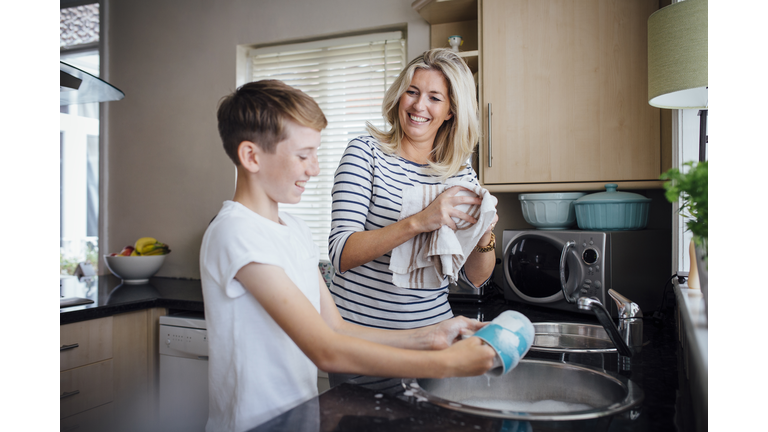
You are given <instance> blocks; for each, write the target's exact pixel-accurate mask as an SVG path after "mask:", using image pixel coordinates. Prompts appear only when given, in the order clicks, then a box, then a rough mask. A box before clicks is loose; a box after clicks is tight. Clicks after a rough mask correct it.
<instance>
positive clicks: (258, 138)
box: [217, 80, 328, 166]
mask: <svg viewBox="0 0 768 432" xmlns="http://www.w3.org/2000/svg"><path fill="white" fill-rule="evenodd" d="M217 117H218V120H219V135H220V136H221V142H222V144H223V145H224V150H225V151H226V152H227V155H228V156H229V158H230V159H232V162H234V163H235V165H238V166H239V165H240V158H239V157H238V155H237V149H238V147H239V146H240V143H241V142H243V141H250V142H253V143H255V144H256V145H258V146H259V147H260V148H261V149H262V150H264V151H265V152H267V153H274V152H275V149H276V148H277V143H279V142H281V141H283V140H284V139H286V138H287V136H286V128H285V124H286V121H293V122H295V123H296V124H298V125H300V126H304V127H309V128H312V129H315V130H318V131H320V130H323V129H324V128H325V127H326V126H327V125H328V121H327V120H326V119H325V115H323V111H322V110H320V107H319V106H318V105H317V102H315V100H314V99H312V98H311V97H309V96H308V95H307V94H306V93H304V92H302V91H301V90H299V89H296V88H293V87H291V86H289V85H288V84H285V83H284V82H282V81H279V80H261V81H254V82H250V83H248V84H245V85H242V86H240V88H238V89H237V90H235V92H234V93H232V94H230V95H228V96H225V97H224V98H222V100H221V102H220V103H219V110H218V114H217Z"/></svg>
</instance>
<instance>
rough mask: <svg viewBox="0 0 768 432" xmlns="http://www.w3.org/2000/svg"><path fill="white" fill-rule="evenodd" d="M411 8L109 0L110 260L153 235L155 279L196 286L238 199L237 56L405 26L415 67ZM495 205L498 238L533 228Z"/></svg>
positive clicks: (406, 2) (105, 240) (418, 33)
mask: <svg viewBox="0 0 768 432" xmlns="http://www.w3.org/2000/svg"><path fill="white" fill-rule="evenodd" d="M411 3H412V1H411V0H315V1H310V0H256V1H235V0H216V1H214V0H197V1H182V0H174V1H171V0H167V1H159V2H158V1H150V0H105V3H104V6H103V7H102V13H103V14H104V15H105V16H107V17H108V26H109V32H108V33H107V34H102V39H103V40H104V41H105V42H106V44H107V46H108V51H107V52H106V55H105V63H106V64H105V65H104V67H105V68H106V69H107V70H106V74H105V75H104V76H105V77H106V78H107V80H108V81H109V82H110V83H112V84H114V85H115V86H116V87H118V88H119V89H121V90H123V91H124V92H125V95H126V96H125V99H123V100H121V101H118V102H110V103H107V104H102V106H103V107H104V108H103V109H104V110H105V115H106V116H107V119H106V121H104V122H102V123H103V124H104V126H103V128H104V130H103V131H102V135H103V136H104V137H105V142H106V144H105V145H106V147H105V148H104V149H103V150H102V158H103V159H104V161H103V164H104V166H103V168H102V177H101V182H102V187H103V193H102V203H101V204H102V210H101V211H102V213H101V215H102V225H103V226H102V229H101V231H100V243H101V244H100V246H101V248H102V251H104V252H105V253H108V252H116V251H119V250H120V249H122V247H123V246H125V245H127V244H132V243H133V242H134V241H135V240H136V239H137V238H139V237H143V236H151V237H156V238H158V239H160V240H161V241H163V242H166V243H168V244H169V245H170V246H171V249H172V251H173V252H172V253H171V255H170V256H169V257H168V259H167V260H166V263H165V265H164V266H163V268H162V269H160V271H159V272H158V274H157V275H158V276H165V277H180V278H193V279H198V278H199V277H200V269H199V265H198V253H199V250H200V242H201V240H202V236H203V233H204V231H205V228H206V226H207V224H208V222H209V221H210V220H211V218H213V216H214V215H215V214H216V213H217V212H218V210H219V208H220V207H221V203H222V202H223V201H224V200H227V199H231V198H232V194H233V192H234V178H235V170H234V168H233V166H232V164H231V163H230V161H229V159H228V158H227V157H226V155H225V154H224V151H223V150H222V149H221V144H220V142H219V138H218V133H217V130H216V105H217V102H218V100H219V99H220V98H221V97H222V96H224V95H225V94H227V93H229V92H231V91H232V90H234V88H235V76H236V51H237V48H236V47H237V46H238V45H244V44H268V43H274V42H282V41H296V40H300V39H307V38H312V37H317V36H325V35H336V34H344V33H352V32H356V31H360V30H366V29H386V28H391V27H397V26H406V27H407V37H408V58H409V59H411V58H413V57H415V56H416V55H418V54H419V53H421V52H423V51H424V50H426V49H428V48H429V25H428V24H427V23H426V22H425V21H424V20H423V19H421V17H420V16H419V15H418V13H416V12H415V11H413V9H412V8H411ZM635 192H641V193H644V194H645V195H646V196H650V197H652V198H653V200H654V201H653V203H652V205H651V215H650V221H649V227H651V228H665V227H670V224H671V217H670V216H668V215H670V214H671V207H670V206H669V204H668V203H667V202H666V200H664V198H663V195H662V193H661V191H635ZM497 197H498V198H499V205H498V211H499V217H500V222H499V223H498V225H497V227H496V234H497V236H498V237H499V239H501V231H502V230H504V229H519V228H527V227H530V225H528V224H527V223H526V222H525V220H524V219H523V217H522V212H521V210H520V204H519V201H518V199H517V197H518V194H515V193H500V194H497ZM496 253H497V254H500V253H501V248H497V250H496ZM106 271H107V270H106V269H101V272H102V273H105V272H106Z"/></svg>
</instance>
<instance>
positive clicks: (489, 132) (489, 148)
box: [488, 102, 493, 168]
mask: <svg viewBox="0 0 768 432" xmlns="http://www.w3.org/2000/svg"><path fill="white" fill-rule="evenodd" d="M491 115H492V114H491V103H490V102H488V168H490V167H491V166H493V147H491Z"/></svg>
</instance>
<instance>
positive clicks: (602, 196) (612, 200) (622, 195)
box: [573, 183, 651, 231]
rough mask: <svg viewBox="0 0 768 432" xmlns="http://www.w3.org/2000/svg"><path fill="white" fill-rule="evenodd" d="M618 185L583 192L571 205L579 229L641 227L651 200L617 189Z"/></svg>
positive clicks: (616, 229)
mask: <svg viewBox="0 0 768 432" xmlns="http://www.w3.org/2000/svg"><path fill="white" fill-rule="evenodd" d="M617 187H618V185H616V184H614V183H609V184H606V185H605V189H606V191H605V192H598V193H594V194H590V195H585V196H583V197H581V198H579V199H577V200H576V201H574V203H573V206H574V210H575V213H576V223H577V224H578V226H579V229H583V230H590V231H631V230H641V229H645V227H646V225H647V224H648V211H649V209H650V204H651V199H650V198H646V197H644V196H642V195H640V194H636V193H630V192H618V191H617V190H616V189H617Z"/></svg>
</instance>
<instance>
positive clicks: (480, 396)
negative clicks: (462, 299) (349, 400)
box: [403, 359, 643, 421]
mask: <svg viewBox="0 0 768 432" xmlns="http://www.w3.org/2000/svg"><path fill="white" fill-rule="evenodd" d="M403 386H404V387H405V388H406V393H405V394H406V395H412V396H415V397H416V398H417V399H418V400H422V401H427V402H430V403H432V404H435V405H438V406H441V407H444V408H448V409H452V410H455V411H461V412H466V413H470V414H476V415H481V416H487V417H497V418H508V419H515V420H529V421H559V420H584V419H593V418H598V417H604V416H610V415H614V414H618V413H620V412H623V411H626V410H628V409H630V408H632V407H634V406H638V405H640V403H641V402H642V400H643V391H642V390H641V389H640V388H639V387H638V386H637V385H636V384H635V383H633V382H632V381H630V380H628V379H627V378H625V377H623V376H620V375H617V374H613V373H611V372H607V371H605V370H600V369H595V368H591V367H587V366H581V365H575V364H570V363H561V362H554V361H544V360H526V359H523V360H521V361H520V363H519V364H518V365H517V367H516V368H515V369H513V370H512V371H511V372H509V373H508V374H506V375H502V376H500V377H488V376H485V375H482V376H476V377H463V378H444V379H406V380H403Z"/></svg>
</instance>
